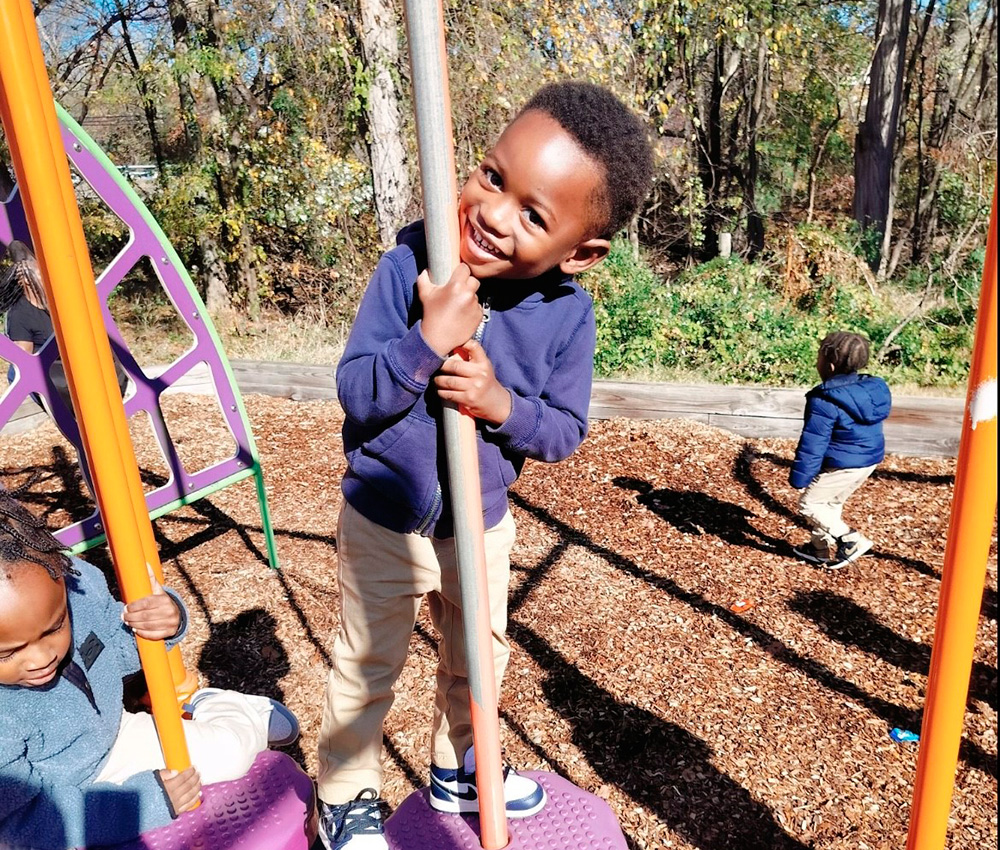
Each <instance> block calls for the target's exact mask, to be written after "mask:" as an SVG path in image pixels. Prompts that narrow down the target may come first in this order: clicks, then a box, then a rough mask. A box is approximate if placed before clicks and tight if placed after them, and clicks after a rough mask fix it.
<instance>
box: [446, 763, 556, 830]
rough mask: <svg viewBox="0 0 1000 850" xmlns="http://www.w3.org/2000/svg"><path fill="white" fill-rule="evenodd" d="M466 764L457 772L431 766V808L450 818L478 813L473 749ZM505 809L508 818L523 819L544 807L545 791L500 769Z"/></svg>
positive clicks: (508, 771)
mask: <svg viewBox="0 0 1000 850" xmlns="http://www.w3.org/2000/svg"><path fill="white" fill-rule="evenodd" d="M464 762H465V764H464V765H463V766H462V767H460V768H458V769H448V768H444V767H438V766H437V765H433V764H432V765H431V794H430V803H431V808H432V809H434V810H435V811H438V812H448V813H450V814H467V813H470V812H478V811H479V794H478V793H477V791H476V756H475V752H474V751H473V748H472V747H469V749H467V750H466V751H465V759H464ZM503 798H504V808H505V809H506V812H507V817H509V818H526V817H530V816H531V815H533V814H537V813H538V812H540V811H541V810H542V808H543V807H544V806H545V789H544V788H542V786H541V785H539V784H538V783H537V782H535V780H534V779H529V778H528V777H527V776H521V774H519V773H517V772H516V771H515V770H513V769H512V768H511V767H510V766H509V765H504V769H503Z"/></svg>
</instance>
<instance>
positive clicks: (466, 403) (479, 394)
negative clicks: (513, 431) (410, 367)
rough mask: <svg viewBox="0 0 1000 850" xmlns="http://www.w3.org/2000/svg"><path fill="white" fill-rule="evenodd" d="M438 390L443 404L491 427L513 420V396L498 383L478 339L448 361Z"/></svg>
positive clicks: (436, 382) (437, 379) (439, 377)
mask: <svg viewBox="0 0 1000 850" xmlns="http://www.w3.org/2000/svg"><path fill="white" fill-rule="evenodd" d="M434 387H435V388H436V389H437V393H438V395H439V396H440V397H441V398H442V399H443V400H445V401H450V402H454V403H455V404H457V405H459V406H460V407H462V408H464V409H465V410H466V411H467V412H468V413H469V414H471V415H472V416H475V417H476V419H482V420H484V421H485V422H489V423H490V424H491V425H502V424H503V423H504V422H506V421H507V417H508V416H510V408H511V400H510V393H509V392H508V391H507V390H506V389H505V388H504V386H503V385H502V384H501V383H500V382H499V381H498V380H497V378H496V375H495V374H494V372H493V364H492V363H491V362H490V358H489V357H487V356H486V351H485V350H484V349H483V347H482V345H480V344H479V343H478V342H477V341H476V340H474V339H470V340H469V341H468V342H467V343H465V345H462V346H460V347H459V349H458V351H457V352H456V353H455V354H454V355H452V356H451V357H449V358H448V359H447V360H445V361H444V364H443V365H442V366H441V370H440V371H439V372H438V374H437V375H436V376H435V378H434Z"/></svg>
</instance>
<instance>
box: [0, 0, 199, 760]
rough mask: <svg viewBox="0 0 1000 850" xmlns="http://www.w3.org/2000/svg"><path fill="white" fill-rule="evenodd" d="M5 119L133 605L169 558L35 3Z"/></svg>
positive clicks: (4, 64) (13, 8) (10, 72)
mask: <svg viewBox="0 0 1000 850" xmlns="http://www.w3.org/2000/svg"><path fill="white" fill-rule="evenodd" d="M0 117H2V120H3V126H4V132H5V134H6V137H7V143H8V146H9V148H10V152H11V160H12V162H13V165H14V171H15V174H16V175H17V182H18V186H19V188H20V191H21V197H22V200H23V203H24V211H25V217H26V218H27V221H28V228H29V230H30V232H31V238H32V242H33V243H34V246H35V249H36V253H37V257H38V264H39V267H40V269H41V273H42V280H43V282H44V284H45V289H46V294H47V296H48V299H49V308H50V312H51V314H52V323H53V326H54V328H55V334H56V343H57V345H58V347H59V354H60V358H61V359H62V361H63V365H64V366H65V369H66V378H67V382H68V384H69V388H70V395H71V396H72V399H73V410H74V413H75V415H76V418H77V422H78V423H79V426H80V436H81V439H82V441H83V448H84V453H85V454H86V458H87V462H88V464H89V466H90V470H91V476H92V479H93V482H94V488H95V491H96V493H95V495H96V498H97V503H98V506H99V507H100V510H101V516H102V519H103V521H104V525H105V530H106V532H107V537H108V545H109V547H110V549H111V556H112V558H113V560H114V563H115V567H116V569H117V572H118V577H119V582H120V584H121V590H122V595H123V597H124V599H125V600H126V602H128V601H131V600H133V599H138V598H141V597H143V596H146V595H148V594H149V593H150V589H151V588H150V582H149V576H148V574H147V563H148V565H149V566H150V567H151V568H152V569H153V570H154V573H155V572H156V571H157V570H159V569H160V565H159V559H158V557H157V556H156V552H155V547H154V548H153V550H152V551H149V552H147V551H146V545H144V542H143V541H144V533H143V532H142V531H140V525H141V524H142V523H146V524H147V525H148V524H149V515H148V514H147V513H146V510H145V503H143V509H142V511H141V513H139V514H137V513H136V511H135V501H134V499H133V494H134V493H136V492H139V493H141V492H142V485H141V482H140V481H139V470H138V467H137V465H136V461H135V454H134V452H133V450H132V443H131V441H130V440H129V439H127V435H128V424H127V422H126V421H125V411H124V409H123V407H122V405H121V403H120V401H118V397H117V393H118V387H117V382H116V381H115V378H114V366H113V363H112V360H111V347H110V345H109V343H108V338H107V335H106V334H105V333H104V326H103V322H98V323H97V325H96V328H95V325H94V322H93V319H94V317H95V316H100V307H99V305H98V303H97V289H96V287H95V285H94V273H93V270H92V268H91V266H90V257H89V255H88V253H87V249H86V242H85V239H84V234H83V225H82V223H81V221H80V214H79V210H78V209H77V206H76V202H75V199H73V190H72V184H71V182H70V175H69V166H68V164H67V161H66V156H65V153H64V151H63V145H62V141H61V138H60V135H59V123H58V121H57V119H56V113H55V105H54V103H53V100H52V93H51V91H50V89H49V85H48V77H47V75H46V72H45V63H44V60H43V58H42V51H41V45H40V44H39V41H38V33H37V31H36V29H35V23H34V16H33V13H32V7H31V4H30V3H29V2H28V0H3V2H2V3H0ZM54 284H57V285H54ZM112 387H114V395H112V394H111V388H112ZM122 435H124V436H125V437H126V439H121V437H122ZM130 479H131V480H130ZM146 539H151V532H150V533H149V537H148V538H146ZM137 643H138V648H139V657H140V660H141V661H142V666H143V670H144V671H145V673H146V682H147V685H148V686H149V694H150V699H151V702H152V708H153V716H154V719H155V721H156V727H157V730H158V732H159V734H160V743H161V746H162V748H163V755H164V760H165V762H166V765H167V767H168V768H170V769H171V770H185V769H186V768H188V767H189V766H190V764H191V761H190V757H189V756H188V751H187V744H186V742H185V740H184V731H183V728H182V725H181V718H180V710H179V707H178V705H177V696H176V692H175V689H174V684H173V681H172V676H171V672H170V663H169V661H168V660H167V653H166V650H165V648H164V646H163V643H162V642H161V641H147V640H144V639H142V638H137Z"/></svg>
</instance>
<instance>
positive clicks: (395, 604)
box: [317, 501, 514, 805]
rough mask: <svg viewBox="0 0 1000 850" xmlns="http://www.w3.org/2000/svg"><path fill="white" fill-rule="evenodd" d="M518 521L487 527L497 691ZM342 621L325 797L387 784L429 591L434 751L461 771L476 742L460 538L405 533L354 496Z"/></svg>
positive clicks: (327, 733) (344, 541)
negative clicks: (396, 705)
mask: <svg viewBox="0 0 1000 850" xmlns="http://www.w3.org/2000/svg"><path fill="white" fill-rule="evenodd" d="M513 543H514V519H513V517H512V516H511V515H510V512H509V511H508V512H507V515H506V516H505V517H504V518H503V520H501V521H500V523H499V524H498V525H496V526H494V527H493V528H491V529H489V530H488V531H487V532H486V568H487V575H488V588H487V592H488V594H489V602H490V628H491V629H492V632H493V670H494V673H495V675H496V682H497V689H498V690H499V688H500V680H501V679H502V678H503V673H504V669H505V668H506V666H507V658H508V656H509V655H510V644H509V643H508V642H507V639H506V638H505V637H504V632H505V631H506V629H507V587H508V583H509V580H510V550H511V547H512V546H513ZM337 555H338V561H339V579H340V582H339V583H340V628H339V630H338V632H337V637H336V639H335V641H334V645H333V668H332V669H331V671H330V676H329V678H328V680H327V686H326V698H325V702H324V706H323V724H322V727H321V729H320V735H319V771H318V773H319V776H318V783H317V784H318V788H319V797H320V799H321V800H323V801H324V802H326V803H328V804H331V805H337V804H340V803H346V802H348V801H349V800H353V799H354V798H355V797H356V796H357V795H358V793H359V792H361V791H362V790H364V789H365V788H373V789H375V791H377V792H380V789H381V786H382V765H381V752H382V723H383V721H384V720H385V716H386V714H387V713H388V711H389V707H390V706H391V705H392V701H393V690H392V688H393V684H394V683H395V681H396V679H397V677H398V676H399V674H400V672H401V671H402V669H403V664H404V663H405V661H406V655H407V650H408V649H409V645H410V636H411V634H412V633H413V626H414V624H415V623H416V619H417V612H418V610H419V608H420V600H421V597H423V596H424V595H425V594H426V595H427V601H428V605H429V608H430V615H431V620H432V622H433V623H434V626H435V628H436V629H437V631H438V632H439V633H440V641H439V643H438V668H437V690H436V694H435V699H434V722H433V727H432V742H431V757H432V759H433V763H434V764H436V765H437V766H438V767H444V768H456V767H458V766H459V765H460V764H461V762H462V757H463V755H464V753H465V751H466V749H468V747H470V746H471V745H472V722H471V718H470V711H469V688H468V681H467V678H466V662H465V640H464V635H463V632H462V613H461V597H460V595H459V588H458V571H457V565H456V558H455V541H454V540H452V539H447V540H437V539H434V538H429V537H421V536H420V535H419V534H399V533H397V532H394V531H389V530H388V529H386V528H383V527H382V526H380V525H377V524H376V523H374V522H371V521H370V520H368V519H365V517H363V516H362V515H361V514H359V513H358V512H357V511H356V510H355V509H354V508H352V507H351V506H350V505H349V504H347V502H346V501H345V502H344V503H343V506H342V507H341V511H340V520H339V522H338V524H337Z"/></svg>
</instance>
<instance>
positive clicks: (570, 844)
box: [385, 771, 627, 850]
mask: <svg viewBox="0 0 1000 850" xmlns="http://www.w3.org/2000/svg"><path fill="white" fill-rule="evenodd" d="M524 775H525V776H530V777H531V778H532V779H534V780H535V781H536V782H539V783H541V785H542V787H544V788H545V793H546V794H547V795H548V798H549V799H548V802H547V803H546V805H545V808H544V809H542V811H540V812H539V813H538V814H537V815H535V816H534V817H530V818H523V819H521V820H508V821H507V830H508V832H509V833H510V844H508V845H507V847H506V848H505V850H626V847H627V845H626V843H625V836H624V835H622V831H621V828H620V827H619V826H618V819H617V818H616V817H615V815H614V812H612V811H611V807H610V806H609V805H608V804H607V803H605V802H604V800H602V799H601V798H600V797H595V796H594V795H593V794H591V793H589V792H587V791H584V790H582V789H580V788H577V787H576V786H575V785H574V784H573V783H572V782H569V781H568V780H566V779H563V778H562V777H561V776H557V775H556V774H554V773H540V772H533V771H526V772H525V774H524ZM429 793H430V792H429V791H428V789H426V788H424V789H422V790H420V791H415V792H414V793H413V794H410V796H409V797H407V798H406V799H405V800H404V801H403V805H401V806H400V807H399V808H398V809H396V811H395V813H394V814H393V816H392V817H391V818H389V820H387V821H386V825H385V837H386V840H387V841H388V842H389V847H391V848H392V850H482V844H480V843H479V816H478V815H463V816H458V815H449V814H442V813H440V812H435V811H434V810H433V809H432V808H431V807H430V803H428V802H427V796H428V794H429Z"/></svg>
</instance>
